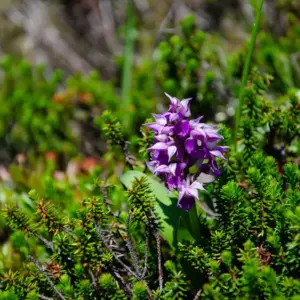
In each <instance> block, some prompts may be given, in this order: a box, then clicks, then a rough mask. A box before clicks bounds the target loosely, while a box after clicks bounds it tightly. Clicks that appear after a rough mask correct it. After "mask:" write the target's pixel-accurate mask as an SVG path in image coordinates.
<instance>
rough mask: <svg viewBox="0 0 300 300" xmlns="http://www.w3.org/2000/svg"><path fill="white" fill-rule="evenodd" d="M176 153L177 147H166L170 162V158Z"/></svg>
mask: <svg viewBox="0 0 300 300" xmlns="http://www.w3.org/2000/svg"><path fill="white" fill-rule="evenodd" d="M176 152H177V147H176V146H169V147H168V157H169V161H170V160H171V158H172V156H173V155H174V154H175V153H176Z"/></svg>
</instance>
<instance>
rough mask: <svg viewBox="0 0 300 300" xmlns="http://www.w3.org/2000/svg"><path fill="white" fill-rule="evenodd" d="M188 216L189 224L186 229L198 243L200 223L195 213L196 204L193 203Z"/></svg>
mask: <svg viewBox="0 0 300 300" xmlns="http://www.w3.org/2000/svg"><path fill="white" fill-rule="evenodd" d="M189 217H190V220H189V221H190V224H189V225H190V226H188V229H189V231H190V233H191V235H192V237H193V238H194V239H195V241H196V243H197V244H199V242H200V236H201V234H200V231H201V225H200V221H199V217H198V213H197V205H196V204H195V205H194V206H193V207H192V208H191V209H190V211H189Z"/></svg>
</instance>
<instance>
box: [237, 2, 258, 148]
mask: <svg viewBox="0 0 300 300" xmlns="http://www.w3.org/2000/svg"><path fill="white" fill-rule="evenodd" d="M263 3H264V0H259V4H258V7H257V11H256V18H255V23H254V25H253V29H252V35H251V40H250V44H249V48H248V54H247V58H246V62H245V66H244V70H243V76H242V83H241V86H240V90H239V102H238V107H237V110H236V113H235V127H234V133H233V146H234V150H236V148H237V134H238V130H239V125H240V119H241V112H242V107H243V100H244V99H243V95H244V89H245V86H246V83H247V80H248V74H249V70H250V64H251V59H252V55H253V52H254V47H255V41H256V36H257V33H258V29H259V20H260V17H261V13H262V8H263Z"/></svg>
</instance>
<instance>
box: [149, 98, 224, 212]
mask: <svg viewBox="0 0 300 300" xmlns="http://www.w3.org/2000/svg"><path fill="white" fill-rule="evenodd" d="M166 95H167V96H168V97H169V99H170V101H171V104H170V107H169V110H168V111H167V112H165V113H162V114H159V115H158V114H153V117H154V118H155V122H153V123H148V124H146V126H148V128H150V129H151V130H153V131H154V133H155V137H154V145H153V146H152V147H150V148H149V149H148V151H150V152H151V161H150V162H148V167H149V168H150V170H151V171H152V172H153V173H154V174H155V175H157V176H159V177H161V178H162V179H163V180H164V181H165V182H166V184H167V186H168V189H169V190H170V191H171V190H173V189H177V190H178V193H179V197H178V206H179V207H181V208H183V209H184V210H186V211H188V210H189V209H191V208H192V207H193V205H194V204H195V200H196V199H198V190H205V189H204V187H203V182H201V181H199V180H198V179H197V178H198V177H199V175H200V174H201V173H205V174H210V175H213V176H218V175H220V174H221V171H220V170H219V169H218V166H217V163H216V157H219V158H221V159H225V157H224V156H223V153H224V152H225V151H226V150H227V147H225V146H217V142H218V141H219V140H221V139H223V137H222V136H221V135H220V134H219V133H218V130H217V129H216V125H209V124H205V123H201V122H200V121H201V119H202V117H199V118H197V119H194V120H189V117H190V116H191V112H190V107H189V102H190V100H191V98H190V99H184V100H182V101H179V100H178V99H177V98H174V97H171V96H169V95H168V94H166ZM192 167H193V168H194V172H193V174H191V172H190V171H191V168H192ZM195 169H196V171H195Z"/></svg>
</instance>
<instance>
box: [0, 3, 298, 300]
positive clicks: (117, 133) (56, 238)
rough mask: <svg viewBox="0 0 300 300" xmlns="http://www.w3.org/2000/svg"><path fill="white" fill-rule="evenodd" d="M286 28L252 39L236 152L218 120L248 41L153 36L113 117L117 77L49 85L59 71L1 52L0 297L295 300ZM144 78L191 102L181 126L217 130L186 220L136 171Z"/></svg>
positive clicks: (228, 109)
mask: <svg viewBox="0 0 300 300" xmlns="http://www.w3.org/2000/svg"><path fill="white" fill-rule="evenodd" d="M276 5H277V6H280V7H283V9H284V10H287V11H289V10H291V11H293V12H295V11H296V9H297V7H296V6H295V5H294V4H293V3H292V1H277V2H276ZM297 20H298V19H297V17H296V16H292V15H289V26H288V30H287V32H286V34H285V35H284V36H281V37H275V36H273V35H271V34H270V33H269V32H268V31H265V32H260V33H259V35H258V38H257V49H256V51H255V53H254V57H253V64H252V65H253V68H252V69H251V70H250V73H249V77H248V81H247V82H246V85H245V88H244V91H243V94H242V95H243V106H242V107H241V112H242V113H241V122H240V126H239V128H238V129H239V131H238V136H237V142H238V147H237V149H234V147H232V145H231V144H230V143H231V135H232V120H231V119H230V117H232V115H233V113H232V111H233V107H234V105H235V102H236V101H237V99H236V97H237V96H238V91H239V86H240V80H241V76H242V72H243V67H244V63H245V58H246V54H247V52H246V47H245V45H242V46H241V48H240V50H238V51H237V52H235V51H232V49H231V48H230V47H229V48H230V52H234V53H226V50H225V48H226V47H224V49H223V45H222V39H221V37H220V36H218V34H215V33H203V32H202V31H200V30H199V29H198V27H197V24H196V19H195V17H193V16H188V17H186V18H185V19H183V20H181V22H180V28H179V31H178V34H176V35H171V36H168V37H167V38H166V39H165V40H163V41H161V43H160V44H159V46H158V49H156V50H155V51H154V60H155V64H154V66H155V68H153V66H152V61H149V60H143V59H141V61H142V62H138V63H137V62H135V61H133V64H132V65H131V66H130V74H131V75H130V78H131V82H129V79H130V78H129V77H128V78H126V81H127V83H126V86H127V87H126V89H125V93H124V94H123V97H125V96H126V97H128V96H130V97H129V98H128V99H126V100H127V101H128V102H127V104H126V105H125V106H126V107H125V109H124V106H121V105H120V103H121V97H120V95H119V94H118V93H119V86H118V81H117V80H116V81H114V82H109V81H104V80H102V79H101V76H100V74H99V73H97V72H92V73H91V74H89V75H88V76H82V75H81V74H76V75H74V76H72V77H71V78H68V79H67V80H66V84H65V87H64V88H62V86H61V84H62V83H63V82H64V80H63V76H62V74H61V72H60V71H55V72H54V73H53V75H52V76H50V77H47V78H46V76H45V75H44V69H43V68H42V67H40V66H37V67H32V66H30V65H29V64H28V63H27V62H26V61H20V60H16V61H14V60H13V59H12V58H11V57H7V58H4V59H3V61H2V63H1V69H2V71H3V79H2V83H1V91H0V104H1V109H0V142H1V146H2V148H1V153H0V154H1V155H2V154H3V153H5V159H4V166H2V165H1V168H0V177H1V182H0V206H1V210H2V214H1V217H3V218H2V219H1V220H0V226H1V230H0V241H1V251H0V300H1V299H12V300H14V299H31V300H33V299H34V300H35V299H80V300H81V299H82V300H83V299H91V300H92V299H93V300H94V299H112V300H113V299H114V300H121V299H135V300H138V299H166V300H167V299H194V298H195V299H293V300H295V299H298V298H299V295H300V283H299V278H300V272H299V270H300V246H299V245H300V233H299V230H300V169H299V156H300V141H299V140H300V139H299V132H300V127H299V124H300V97H299V89H298V86H299V76H300V75H299V64H298V63H299V59H298V58H299V57H298V54H297V51H298V49H299V22H297ZM227 51H228V49H227ZM123 60H124V58H123ZM297 64H298V65H297ZM126 72H128V69H127V71H126ZM126 72H124V74H126ZM154 75H155V76H156V81H155V80H154ZM124 80H125V79H124ZM129 83H130V87H131V88H130V90H129V89H128V87H129ZM155 83H157V87H158V88H160V89H161V91H166V92H168V93H170V94H171V95H172V96H176V97H178V98H185V97H186V98H187V97H193V98H194V100H193V101H192V102H191V103H192V104H191V105H192V109H191V110H192V113H193V114H194V115H195V117H198V116H199V115H200V114H201V115H202V114H203V115H204V116H205V118H206V119H207V120H208V121H209V122H210V121H215V120H220V119H222V120H224V121H225V122H226V124H222V125H221V126H220V134H222V135H223V136H224V140H223V142H222V143H223V145H227V146H230V148H229V151H228V153H227V154H226V158H227V159H228V161H227V162H220V166H221V169H222V175H221V176H219V177H218V178H216V180H215V181H214V182H213V183H209V184H205V189H206V190H207V192H200V193H199V202H197V208H195V209H194V210H192V211H191V212H190V215H189V214H187V213H186V212H184V211H183V210H182V209H179V208H178V207H177V192H172V193H169V192H168V190H167V189H166V187H165V186H164V185H163V184H162V183H161V182H159V180H158V179H157V178H153V177H151V175H150V174H148V173H147V171H146V170H147V166H146V164H145V162H144V161H146V162H147V161H148V160H149V152H148V151H147V149H148V148H149V147H150V146H151V145H152V143H153V138H154V136H153V132H152V131H151V130H149V129H148V128H147V127H145V126H142V127H141V128H140V125H141V124H144V123H147V122H148V120H146V119H148V118H149V117H150V112H154V111H157V110H161V103H157V100H156V99H155V96H154V91H155V88H157V87H156V86H155ZM159 94H162V93H160V91H159ZM157 104H159V105H157ZM220 113H221V115H220ZM220 116H221V117H220ZM128 118H130V122H128V124H129V123H130V126H127V127H128V128H127V127H126V126H124V124H123V123H122V121H124V119H125V121H126V119H128ZM125 123H126V122H125ZM121 124H122V125H121ZM133 125H134V126H133ZM137 135H139V136H137ZM102 136H103V137H104V139H105V140H107V141H108V144H107V145H106V144H104V141H103V140H102V139H101V137H102ZM21 152H25V153H26V155H24V156H22V155H20V153H21ZM29 152H30V153H29ZM6 154H7V155H8V157H7V155H6ZM12 161H14V163H13V164H12V163H11V162H12ZM6 166H8V167H7V168H6ZM5 172H7V173H5ZM2 178H4V179H5V178H6V179H5V180H2ZM122 184H123V185H124V187H123V186H122ZM29 190H31V191H30V192H29V193H28V191H29Z"/></svg>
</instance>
